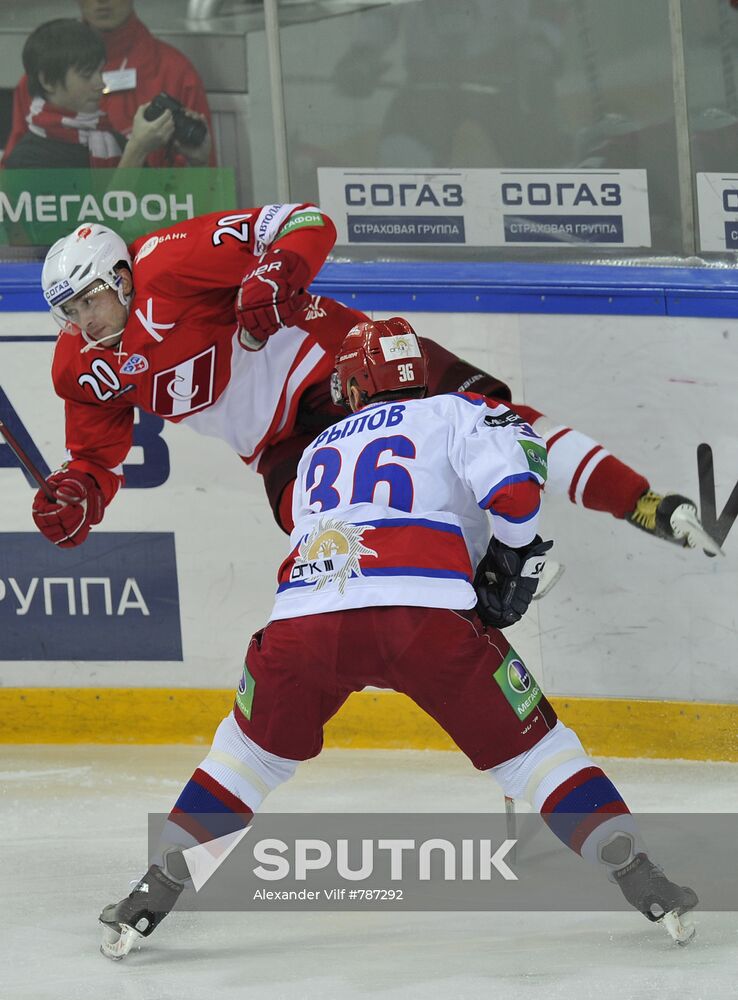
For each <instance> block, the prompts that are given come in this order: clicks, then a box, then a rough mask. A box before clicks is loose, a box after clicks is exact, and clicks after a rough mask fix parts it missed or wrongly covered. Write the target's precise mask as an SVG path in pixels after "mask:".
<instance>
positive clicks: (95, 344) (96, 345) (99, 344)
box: [79, 285, 133, 354]
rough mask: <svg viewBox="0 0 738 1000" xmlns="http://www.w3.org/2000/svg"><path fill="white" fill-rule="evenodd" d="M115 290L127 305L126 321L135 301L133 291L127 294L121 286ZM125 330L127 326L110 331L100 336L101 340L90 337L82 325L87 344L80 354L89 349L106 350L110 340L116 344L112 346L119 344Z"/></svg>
mask: <svg viewBox="0 0 738 1000" xmlns="http://www.w3.org/2000/svg"><path fill="white" fill-rule="evenodd" d="M109 287H110V286H109V285H108V288H109ZM113 291H115V292H117V294H118V300H119V301H120V304H121V305H122V306H125V307H126V321H127V319H128V313H129V311H130V308H131V302H132V301H133V292H131V294H130V295H126V294H125V292H124V291H123V289H122V288H120V287H118V288H114V289H113ZM124 330H125V326H122V327H121V328H120V330H118V332H117V333H109V334H108V335H107V337H100V339H99V340H93V339H92V337H88V336H87V334H86V333H85V331H84V330H83V329H82V327H80V328H79V332H80V333H81V334H82V338H83V340H86V341H87V343H86V344H85V346H84V347H83V348H82V350H81V351H80V354H85V353H86V352H87V351H92V350H97V351H104V350H105V348H106V346H107V342H108V341H109V340H112V341H114V344H113V345H112V346H115V344H117V343H118V341H119V340H120V338H121V337H122V336H123V331H124Z"/></svg>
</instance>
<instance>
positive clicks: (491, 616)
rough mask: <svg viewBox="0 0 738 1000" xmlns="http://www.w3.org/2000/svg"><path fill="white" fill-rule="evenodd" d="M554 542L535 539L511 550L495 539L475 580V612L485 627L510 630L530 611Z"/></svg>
mask: <svg viewBox="0 0 738 1000" xmlns="http://www.w3.org/2000/svg"><path fill="white" fill-rule="evenodd" d="M552 546H553V542H552V541H549V542H544V541H543V539H542V538H541V536H540V535H536V537H535V538H534V539H533V541H532V542H531V543H530V544H529V545H523V546H522V547H521V548H519V549H513V548H510V546H509V545H505V544H504V542H500V541H499V540H498V539H497V538H493V539H492V540H491V541H490V543H489V545H488V546H487V552H486V553H485V555H484V557H483V558H482V561H481V562H480V563H479V566H478V567H477V572H476V575H475V577H474V589H475V590H476V592H477V607H476V611H477V614H478V615H479V617H480V618H481V619H482V621H483V622H484V624H485V625H491V626H493V627H494V628H507V626H508V625H514V624H515V622H519V621H520V619H521V618H522V617H523V615H524V614H525V612H526V611H527V610H528V605H529V604H530V602H531V600H532V598H533V595H534V594H535V592H536V590H537V589H538V581H539V579H540V576H541V573H542V572H543V567H544V566H545V565H546V553H547V552H548V551H549V549H551V548H552Z"/></svg>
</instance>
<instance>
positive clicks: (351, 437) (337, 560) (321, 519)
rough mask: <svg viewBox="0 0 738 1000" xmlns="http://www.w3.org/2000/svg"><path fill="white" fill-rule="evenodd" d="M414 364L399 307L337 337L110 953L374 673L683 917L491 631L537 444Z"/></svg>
mask: <svg viewBox="0 0 738 1000" xmlns="http://www.w3.org/2000/svg"><path fill="white" fill-rule="evenodd" d="M427 381H428V379H427V372H426V359H425V356H424V353H423V349H422V347H421V345H420V342H419V341H418V338H417V337H416V336H415V333H414V332H413V330H412V329H411V327H410V326H409V325H408V324H407V322H406V321H405V320H402V319H399V318H394V319H391V320H387V321H384V322H382V321H380V322H364V323H360V324H359V325H358V326H357V327H355V328H354V329H353V330H352V331H351V332H350V333H349V334H348V336H347V337H346V339H345V340H344V343H343V345H342V347H341V350H340V352H339V354H338V357H337V359H336V372H335V375H334V389H335V393H336V396H337V398H340V399H343V400H345V402H346V403H347V405H348V407H349V408H350V410H351V411H352V412H351V415H349V416H347V417H346V418H345V419H343V420H342V421H339V422H338V423H337V424H335V425H333V426H331V427H329V428H327V429H326V430H324V431H323V432H322V433H321V434H319V435H318V437H317V438H316V439H315V440H314V441H313V442H312V443H311V444H310V445H309V446H308V448H307V449H306V451H305V453H304V455H303V457H302V459H301V461H300V463H299V466H298V473H297V480H296V487H295V493H294V502H293V518H294V523H295V527H294V530H293V532H292V534H291V538H290V551H289V554H288V556H287V558H286V559H285V560H284V562H283V563H282V566H281V567H280V569H279V573H278V583H277V594H276V599H275V603H274V608H273V611H272V615H271V620H270V622H269V624H268V625H267V626H266V627H265V628H264V629H262V630H261V631H259V632H257V633H256V635H254V637H253V638H252V640H251V642H250V644H249V647H248V651H247V654H246V661H245V665H244V669H243V675H242V677H241V682H240V684H239V686H238V691H237V695H236V700H235V704H234V706H233V710H232V711H231V712H230V714H229V715H228V716H227V717H226V718H225V719H224V720H223V721H222V722H221V724H220V726H219V727H218V729H217V731H216V734H215V737H214V741H213V745H212V748H211V750H210V753H209V754H208V756H207V757H206V758H205V759H204V760H203V761H202V763H201V764H200V766H199V767H198V768H197V769H196V770H195V772H194V774H193V775H192V777H191V778H190V780H189V781H188V782H187V784H186V785H185V787H184V789H183V790H182V792H181V794H180V796H179V798H178V799H177V802H176V804H175V806H174V808H173V809H172V812H171V814H170V816H169V819H168V822H167V826H166V832H165V843H164V846H163V847H162V850H161V852H160V856H159V857H158V858H157V859H156V860H155V862H154V863H153V864H152V865H151V866H150V867H149V870H148V871H147V873H146V875H144V877H143V878H142V880H141V881H140V882H139V884H138V885H137V886H136V887H135V888H134V890H133V891H132V892H131V893H130V895H129V896H128V897H126V898H125V899H123V900H121V901H120V902H119V903H117V904H111V905H109V906H107V907H105V909H104V910H103V912H102V914H101V915H100V920H101V922H102V924H103V925H104V929H103V946H102V950H103V953H104V954H105V955H107V956H108V957H110V958H122V957H123V956H124V955H125V954H127V952H128V951H129V950H130V948H131V946H132V945H133V944H134V943H135V942H137V941H139V940H140V938H141V937H142V936H147V935H149V934H150V933H151V932H152V931H153V930H154V929H155V928H156V926H157V925H158V924H159V923H160V922H161V920H162V919H163V917H164V916H166V914H167V913H168V912H169V911H170V910H171V909H172V908H173V906H174V905H175V903H176V901H177V899H178V897H179V895H180V893H181V891H182V888H183V886H184V884H185V883H186V882H187V880H188V877H189V873H188V869H187V864H186V861H185V857H184V855H183V853H182V852H183V850H185V849H186V848H188V847H192V846H194V845H196V844H198V843H207V842H208V841H209V840H212V839H215V838H216V837H220V836H222V835H223V834H225V833H230V832H235V831H236V830H242V829H244V828H245V826H246V825H248V823H249V822H250V820H251V818H252V816H253V814H254V812H255V811H256V810H257V809H258V808H259V806H260V805H261V803H262V801H263V799H264V797H265V796H266V795H267V794H268V793H269V791H271V790H272V789H274V788H276V787H277V786H278V785H279V784H280V783H282V782H283V781H285V780H287V779H288V778H290V777H291V776H292V774H294V772H295V770H296V768H297V765H298V763H299V762H300V761H301V760H306V759H308V758H311V757H314V756H316V755H317V754H318V753H319V752H320V750H321V748H322V743H323V726H324V725H325V723H326V722H327V721H328V720H329V719H330V718H331V717H332V716H333V715H334V714H335V713H336V712H337V711H338V709H339V708H340V707H341V705H342V704H343V703H344V702H345V701H346V699H347V698H348V696H349V695H350V694H351V693H352V692H353V691H358V690H361V689H362V688H364V687H366V686H367V685H374V686H378V687H382V688H393V689H394V690H396V691H401V692H403V693H405V694H406V695H408V696H409V697H410V698H412V699H413V700H414V701H415V702H416V704H418V705H419V706H420V707H421V708H422V709H424V710H425V711H426V712H427V713H428V714H429V715H431V716H432V717H433V718H434V719H435V720H436V721H437V722H438V723H439V724H440V725H441V726H442V727H443V729H444V730H445V731H446V732H447V733H448V734H449V735H450V736H451V738H452V739H453V740H454V741H455V742H456V744H457V745H458V746H459V748H460V749H461V750H462V751H463V752H464V753H465V754H466V755H467V757H468V758H469V759H470V761H471V762H472V764H473V765H474V766H475V767H476V768H477V769H479V770H481V771H485V772H487V773H488V774H490V775H491V776H492V777H494V778H495V779H496V780H497V781H498V782H499V784H500V785H501V787H502V789H503V791H504V792H505V794H506V795H509V796H512V797H514V798H517V799H525V800H527V801H528V802H529V803H530V804H531V805H532V807H533V808H534V809H536V810H538V811H539V812H540V813H541V815H542V817H543V819H544V820H545V821H546V823H547V824H548V825H549V827H550V828H551V829H552V831H553V832H554V833H555V834H556V836H558V837H559V839H560V840H562V842H563V843H564V844H566V845H567V847H569V848H570V849H571V850H573V851H575V852H577V853H578V854H580V855H581V856H582V857H583V858H585V859H586V860H588V861H590V862H592V863H594V864H598V865H600V866H601V867H602V868H603V869H604V870H605V871H606V873H607V874H608V876H609V877H610V879H611V880H612V881H613V882H615V883H617V884H618V885H619V886H620V888H621V890H622V892H623V894H624V896H625V898H626V899H627V900H628V902H629V903H631V905H633V906H634V907H635V908H636V909H638V910H640V911H641V912H642V913H644V914H645V915H646V916H647V917H648V918H649V919H650V920H654V921H655V920H662V921H664V923H665V925H666V926H667V929H669V931H670V933H671V934H672V936H674V937H676V938H677V939H682V940H686V939H688V937H689V935H690V933H691V931H690V929H689V928H687V927H685V925H683V924H682V922H681V915H682V914H683V913H684V912H686V911H687V910H690V909H692V908H693V907H694V906H695V905H696V903H697V896H696V895H695V893H694V892H693V891H692V890H691V889H688V888H685V887H680V886H678V885H676V884H675V883H673V882H671V881H670V880H669V879H667V878H666V876H665V875H664V873H663V872H662V871H661V869H659V868H658V867H657V866H656V865H654V864H653V863H652V862H651V860H650V859H649V858H648V856H647V855H646V854H645V852H644V851H643V849H642V846H641V845H640V843H639V837H638V833H637V831H636V829H635V824H634V821H633V817H632V816H631V814H630V812H629V810H628V807H627V805H626V804H625V802H624V801H623V798H622V796H621V795H620V793H619V792H618V790H617V789H616V788H615V786H614V785H613V784H612V782H611V781H610V780H609V778H608V777H607V775H606V774H605V773H604V772H603V771H602V769H601V768H600V767H598V766H597V765H596V764H595V763H594V761H592V760H591V759H590V758H589V757H588V756H587V753H586V751H585V750H584V748H583V747H582V745H581V743H580V741H579V739H578V738H577V736H576V734H575V733H574V732H572V731H571V730H570V729H568V728H567V727H566V726H565V725H563V723H561V722H560V721H559V720H558V719H557V717H556V713H555V712H554V710H553V708H552V706H551V705H550V703H549V702H548V700H547V699H546V697H545V696H544V694H543V692H542V691H541V688H540V687H539V685H538V684H537V683H536V681H535V680H534V678H533V677H532V676H531V675H530V673H529V672H528V671H527V669H526V667H525V665H524V664H523V662H522V660H521V659H520V657H519V656H518V655H517V653H516V652H515V650H514V649H513V648H512V646H511V645H510V643H509V642H508V641H507V639H506V638H505V636H504V634H503V633H502V631H501V629H503V628H505V627H506V626H507V625H511V624H513V623H515V622H517V621H519V620H520V618H521V617H522V615H523V614H524V613H525V611H526V609H527V607H528V605H529V603H530V601H531V598H532V597H533V595H534V594H535V592H536V588H537V586H538V580H539V578H540V575H541V573H542V570H543V567H544V565H545V561H546V553H547V552H548V550H549V549H550V547H551V545H552V544H553V543H552V542H550V541H547V542H544V541H542V539H541V538H540V536H539V535H538V534H537V533H536V528H537V521H538V512H539V507H540V498H541V489H542V487H543V484H544V482H545V479H546V464H547V463H546V448H545V445H544V444H543V441H542V440H541V438H539V437H538V435H537V434H536V433H535V431H533V430H532V429H531V427H530V425H528V424H527V423H525V422H524V421H523V420H522V418H521V417H519V416H517V415H516V414H514V413H513V412H512V411H511V410H509V409H508V408H507V407H506V406H504V405H502V404H500V405H490V404H489V403H488V402H487V400H485V399H484V398H483V397H481V396H476V395H473V394H468V393H449V394H447V395H442V396H433V397H427V398H424V397H425V392H426V387H427ZM490 527H491V530H492V538H491V541H489V543H488V542H487V539H488V538H489V529H490ZM214 818H215V820H216V821H217V822H215V823H214Z"/></svg>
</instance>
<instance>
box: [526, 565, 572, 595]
mask: <svg viewBox="0 0 738 1000" xmlns="http://www.w3.org/2000/svg"><path fill="white" fill-rule="evenodd" d="M564 569H565V567H564V566H562V565H561V563H557V562H556V560H555V559H547V560H546V564H545V566H544V567H543V572H542V573H541V575H540V577H539V578H538V586H537V588H536V592H535V594H534V595H533V600H534V601H540V599H541V598H542V597H545V596H546V594H547V593H548V592H549V591H550V590H552V589H553V588H554V587H555V586H556V584H557V583H558V582H559V580H560V579H561V577H562V575H563V573H564Z"/></svg>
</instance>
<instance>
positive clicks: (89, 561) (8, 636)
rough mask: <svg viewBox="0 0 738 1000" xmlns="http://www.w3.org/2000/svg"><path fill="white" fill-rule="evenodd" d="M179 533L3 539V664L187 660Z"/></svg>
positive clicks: (0, 585) (4, 536) (31, 535)
mask: <svg viewBox="0 0 738 1000" xmlns="http://www.w3.org/2000/svg"><path fill="white" fill-rule="evenodd" d="M181 659H182V634H181V628H180V618H179V588H178V584H177V560H176V556H175V550H174V534H173V533H172V532H153V531H147V532H134V531H130V532H128V531H124V532H106V531H100V532H98V533H96V534H93V535H91V536H90V537H89V538H88V539H87V541H86V542H85V544H84V546H83V547H80V548H73V549H58V548H56V547H55V546H53V545H49V543H48V542H47V541H46V539H45V538H43V537H42V536H41V535H40V534H39V533H38V532H5V533H3V534H0V660H181Z"/></svg>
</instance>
